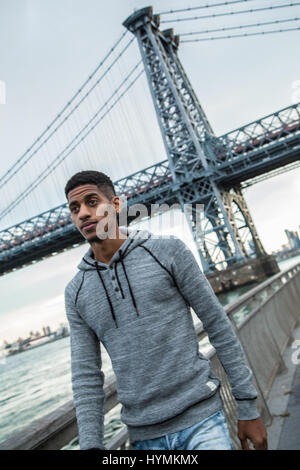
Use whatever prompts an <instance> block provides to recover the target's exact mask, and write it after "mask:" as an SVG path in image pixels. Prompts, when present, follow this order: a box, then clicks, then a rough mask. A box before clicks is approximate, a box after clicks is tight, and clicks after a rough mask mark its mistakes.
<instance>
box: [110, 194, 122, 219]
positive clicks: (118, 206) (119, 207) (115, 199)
mask: <svg viewBox="0 0 300 470" xmlns="http://www.w3.org/2000/svg"><path fill="white" fill-rule="evenodd" d="M112 203H113V205H114V207H115V210H116V213H117V215H118V214H120V212H121V210H122V201H121V198H120V197H119V196H114V197H113V198H112Z"/></svg>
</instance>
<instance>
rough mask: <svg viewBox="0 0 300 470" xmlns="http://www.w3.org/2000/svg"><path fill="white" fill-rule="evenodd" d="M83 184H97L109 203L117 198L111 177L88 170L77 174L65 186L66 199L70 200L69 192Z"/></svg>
mask: <svg viewBox="0 0 300 470" xmlns="http://www.w3.org/2000/svg"><path fill="white" fill-rule="evenodd" d="M83 184H95V185H96V186H97V187H98V188H99V189H100V190H101V191H102V192H103V194H104V195H105V196H106V197H107V198H108V200H109V201H110V200H111V199H112V198H113V197H114V196H116V192H115V188H114V185H113V182H112V180H111V179H110V177H109V176H107V175H105V174H104V173H102V172H101V171H94V170H86V171H79V172H78V173H75V175H73V176H72V177H71V178H70V179H69V181H68V182H67V184H66V186H65V195H66V198H67V199H68V193H69V191H71V190H72V189H74V188H77V186H82V185H83Z"/></svg>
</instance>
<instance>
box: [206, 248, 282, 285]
mask: <svg viewBox="0 0 300 470" xmlns="http://www.w3.org/2000/svg"><path fill="white" fill-rule="evenodd" d="M279 271H280V270H279V267H278V264H277V262H276V259H275V257H274V256H273V255H265V256H262V257H260V258H251V259H248V260H246V261H240V262H239V263H235V264H234V266H231V267H229V268H227V269H223V270H222V271H214V272H211V273H207V274H206V278H207V280H208V281H209V283H210V285H211V287H212V288H213V291H214V292H215V293H216V294H219V293H221V292H228V291H230V290H232V289H233V288H235V287H240V286H244V285H246V284H250V283H252V282H258V281H262V280H263V279H265V278H267V277H269V276H272V275H274V274H277V273H278V272H279Z"/></svg>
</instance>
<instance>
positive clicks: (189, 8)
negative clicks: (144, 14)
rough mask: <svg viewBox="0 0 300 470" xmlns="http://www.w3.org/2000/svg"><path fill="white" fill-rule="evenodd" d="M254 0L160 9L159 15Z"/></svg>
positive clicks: (235, 0)
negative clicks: (167, 9) (177, 8)
mask: <svg viewBox="0 0 300 470" xmlns="http://www.w3.org/2000/svg"><path fill="white" fill-rule="evenodd" d="M252 1H253V0H232V1H230V2H221V3H220V2H219V3H213V4H211V5H209V4H206V5H201V6H198V7H188V8H182V9H180V10H169V11H160V12H159V13H158V14H159V15H168V14H171V13H182V12H185V11H192V10H202V9H203V8H212V7H221V6H225V5H226V6H227V5H232V4H233V3H245V2H252Z"/></svg>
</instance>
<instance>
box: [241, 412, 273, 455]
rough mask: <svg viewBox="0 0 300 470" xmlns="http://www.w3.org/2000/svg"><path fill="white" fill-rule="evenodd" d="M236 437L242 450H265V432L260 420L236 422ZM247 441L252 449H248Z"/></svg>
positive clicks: (266, 441) (266, 442) (266, 446)
mask: <svg viewBox="0 0 300 470" xmlns="http://www.w3.org/2000/svg"><path fill="white" fill-rule="evenodd" d="M238 437H239V440H240V441H241V444H242V449H243V450H254V449H255V450H267V448H268V440H267V430H266V428H265V425H264V423H263V421H262V419H261V418H256V419H250V420H239V421H238ZM247 439H249V440H250V441H251V442H252V444H253V445H254V449H252V448H251V447H249V444H248V441H247Z"/></svg>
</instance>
